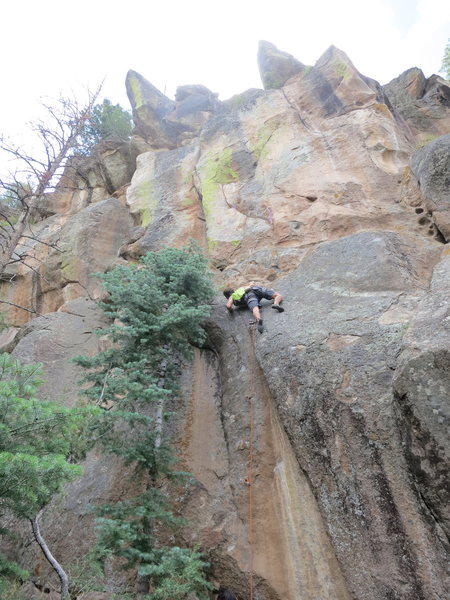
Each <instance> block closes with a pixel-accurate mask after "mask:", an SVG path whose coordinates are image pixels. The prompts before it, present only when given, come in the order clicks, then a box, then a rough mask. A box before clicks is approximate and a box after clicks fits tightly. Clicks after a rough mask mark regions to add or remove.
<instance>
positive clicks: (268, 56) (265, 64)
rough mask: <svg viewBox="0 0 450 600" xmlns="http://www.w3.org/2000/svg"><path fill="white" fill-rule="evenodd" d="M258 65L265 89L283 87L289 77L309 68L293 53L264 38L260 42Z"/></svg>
mask: <svg viewBox="0 0 450 600" xmlns="http://www.w3.org/2000/svg"><path fill="white" fill-rule="evenodd" d="M258 67H259V74H260V76H261V80H262V83H263V86H264V89H265V90H269V89H277V88H280V87H283V85H284V84H285V83H286V81H287V80H288V79H290V78H291V77H293V76H294V75H298V73H301V72H302V71H304V70H305V69H306V68H307V67H305V65H304V64H302V63H301V62H300V61H298V60H297V59H296V58H294V57H293V56H292V55H291V54H288V53H287V52H282V51H281V50H278V48H277V47H276V46H275V45H274V44H271V43H270V42H266V41H264V40H262V41H260V42H259V48H258Z"/></svg>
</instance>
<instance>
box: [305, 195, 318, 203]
mask: <svg viewBox="0 0 450 600" xmlns="http://www.w3.org/2000/svg"><path fill="white" fill-rule="evenodd" d="M306 199H307V200H309V201H310V202H315V201H316V200H317V196H306Z"/></svg>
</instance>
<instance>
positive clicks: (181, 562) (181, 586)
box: [139, 546, 212, 600]
mask: <svg viewBox="0 0 450 600" xmlns="http://www.w3.org/2000/svg"><path fill="white" fill-rule="evenodd" d="M208 566H209V565H208V563H206V562H204V561H203V560H202V555H201V554H200V553H199V552H198V551H197V550H189V549H186V548H178V547H177V546H174V547H172V548H162V549H159V550H155V551H154V560H153V563H152V564H146V565H145V566H143V567H141V568H140V569H139V574H140V575H146V576H148V577H150V578H151V581H152V584H153V591H152V592H151V593H150V594H148V595H147V596H146V597H145V598H146V600H184V599H185V598H186V597H187V595H188V594H189V593H194V594H196V596H197V597H198V598H199V599H201V600H203V599H206V598H208V597H209V596H208V595H207V592H208V590H211V589H212V586H211V585H209V584H208V582H207V581H205V577H204V574H203V571H204V569H205V568H206V567H208Z"/></svg>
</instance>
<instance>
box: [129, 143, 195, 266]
mask: <svg viewBox="0 0 450 600" xmlns="http://www.w3.org/2000/svg"><path fill="white" fill-rule="evenodd" d="M198 154H199V148H198V146H183V147H182V148H178V149H176V150H172V151H170V152H164V153H163V152H146V153H143V154H141V155H140V156H138V158H137V169H136V172H135V174H134V176H133V179H132V182H131V185H130V187H129V188H128V190H127V204H128V206H129V208H130V212H131V214H132V215H133V216H134V218H135V220H136V222H139V223H140V224H141V225H142V227H143V228H144V231H143V233H142V235H139V237H138V238H137V239H136V241H134V242H133V243H131V244H130V245H129V246H128V247H127V248H126V249H124V250H122V254H123V255H124V256H126V257H132V258H136V257H138V256H141V255H142V254H145V252H148V251H151V250H159V249H160V248H161V247H163V246H166V245H168V244H169V245H172V246H180V245H182V244H184V243H186V242H187V241H188V238H189V237H193V238H194V239H195V240H196V241H197V242H198V243H199V244H200V245H201V246H204V237H203V236H204V234H203V222H204V221H203V214H202V210H201V204H200V202H199V197H198V193H197V190H196V188H195V183H194V181H193V172H194V170H195V164H196V161H197V160H198Z"/></svg>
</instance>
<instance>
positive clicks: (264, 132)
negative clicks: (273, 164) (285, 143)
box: [252, 121, 279, 160]
mask: <svg viewBox="0 0 450 600" xmlns="http://www.w3.org/2000/svg"><path fill="white" fill-rule="evenodd" d="M278 126H279V123H278V121H268V122H267V123H265V124H264V125H263V126H262V127H261V129H259V130H258V137H257V141H256V145H255V147H254V148H253V149H252V152H253V154H254V155H255V157H256V159H257V160H263V159H264V158H265V157H266V156H267V154H268V152H269V151H268V150H267V142H268V141H269V140H270V138H271V137H272V135H273V133H274V131H276V130H277V129H278Z"/></svg>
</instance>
